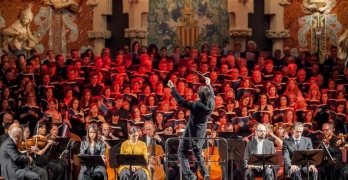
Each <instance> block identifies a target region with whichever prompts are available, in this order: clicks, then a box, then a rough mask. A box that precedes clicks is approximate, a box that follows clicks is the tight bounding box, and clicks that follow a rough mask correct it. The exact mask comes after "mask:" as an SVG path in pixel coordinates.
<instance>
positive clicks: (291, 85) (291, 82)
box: [289, 81, 295, 90]
mask: <svg viewBox="0 0 348 180" xmlns="http://www.w3.org/2000/svg"><path fill="white" fill-rule="evenodd" d="M289 89H290V90H294V89H295V82H294V81H289Z"/></svg>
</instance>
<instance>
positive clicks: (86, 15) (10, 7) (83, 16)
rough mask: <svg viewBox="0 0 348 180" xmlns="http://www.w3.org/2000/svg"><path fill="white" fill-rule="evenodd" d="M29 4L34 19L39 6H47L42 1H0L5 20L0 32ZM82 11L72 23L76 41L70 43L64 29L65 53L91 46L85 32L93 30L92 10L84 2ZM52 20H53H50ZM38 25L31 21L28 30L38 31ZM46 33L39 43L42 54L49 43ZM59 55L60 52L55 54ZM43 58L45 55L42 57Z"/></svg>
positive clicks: (77, 0) (68, 33)
mask: <svg viewBox="0 0 348 180" xmlns="http://www.w3.org/2000/svg"><path fill="white" fill-rule="evenodd" d="M29 2H31V3H32V5H33V7H32V13H33V15H34V17H35V16H36V15H37V14H38V13H39V10H40V7H41V6H47V5H45V3H44V2H43V0H31V1H30V0H1V1H0V10H1V16H2V17H3V18H4V19H5V20H6V26H5V27H3V28H0V31H2V30H3V29H4V28H7V27H8V26H10V25H11V24H12V23H14V22H15V21H16V20H17V19H18V17H19V16H20V13H21V12H22V11H23V10H25V9H26V8H27V6H28V3H29ZM76 2H77V3H79V0H76ZM81 7H82V11H81V12H80V13H77V14H76V20H75V21H74V23H75V24H76V25H77V29H78V40H77V41H75V42H71V41H70V40H69V35H70V31H69V29H68V28H66V50H67V52H70V50H71V49H73V48H75V49H78V50H80V48H81V47H82V46H86V47H87V46H92V45H93V44H92V41H91V40H90V39H89V38H88V36H87V31H89V30H92V29H93V11H92V8H91V7H89V6H87V5H86V3H85V1H84V2H83V3H82V5H81ZM52 20H53V18H52ZM38 27H39V26H38V25H35V23H34V22H33V21H32V22H31V23H30V30H31V31H32V32H34V31H37V30H38ZM48 34H49V33H48V31H47V32H46V34H45V36H43V37H42V40H41V41H40V44H42V45H43V46H44V48H45V49H44V52H43V53H44V54H45V53H46V52H47V50H49V49H48V42H49V35H48ZM56 53H60V52H56ZM43 56H44V57H45V55H43Z"/></svg>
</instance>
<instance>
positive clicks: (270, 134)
mask: <svg viewBox="0 0 348 180" xmlns="http://www.w3.org/2000/svg"><path fill="white" fill-rule="evenodd" d="M263 124H264V125H265V126H266V135H265V136H266V139H267V140H269V141H272V142H273V143H274V145H276V146H277V147H280V148H281V147H282V146H283V141H282V140H281V139H280V138H279V137H278V136H276V135H275V134H274V133H273V126H272V125H271V124H270V123H263Z"/></svg>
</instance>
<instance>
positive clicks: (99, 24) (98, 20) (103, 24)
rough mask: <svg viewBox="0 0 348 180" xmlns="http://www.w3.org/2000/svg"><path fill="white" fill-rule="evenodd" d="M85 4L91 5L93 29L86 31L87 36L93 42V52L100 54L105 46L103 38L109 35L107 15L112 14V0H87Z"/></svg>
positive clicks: (107, 37)
mask: <svg viewBox="0 0 348 180" xmlns="http://www.w3.org/2000/svg"><path fill="white" fill-rule="evenodd" d="M87 5H90V6H93V30H92V31H88V38H91V39H92V40H93V43H94V54H97V55H100V54H101V51H102V49H103V48H104V47H105V39H109V38H110V37H111V32H110V31H108V30H107V17H106V16H107V15H112V0H102V1H99V0H89V1H87Z"/></svg>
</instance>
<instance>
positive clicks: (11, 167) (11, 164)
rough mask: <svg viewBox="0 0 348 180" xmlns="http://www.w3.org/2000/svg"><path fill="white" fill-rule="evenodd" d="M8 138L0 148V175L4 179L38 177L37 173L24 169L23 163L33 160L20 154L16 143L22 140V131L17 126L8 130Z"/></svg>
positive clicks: (17, 179) (32, 179)
mask: <svg viewBox="0 0 348 180" xmlns="http://www.w3.org/2000/svg"><path fill="white" fill-rule="evenodd" d="M9 134H10V138H7V139H6V140H5V142H4V143H3V144H2V145H1V148H0V163H1V167H2V168H1V176H2V177H3V178H4V179H16V180H22V179H24V178H27V179H29V180H37V179H39V175H38V174H37V173H35V172H33V171H30V170H28V169H25V164H28V163H31V162H33V159H32V158H31V157H30V156H25V155H21V154H20V152H19V150H18V147H17V143H18V142H21V141H22V137H23V132H22V129H21V128H19V127H14V128H12V129H11V131H10V133H9Z"/></svg>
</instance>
